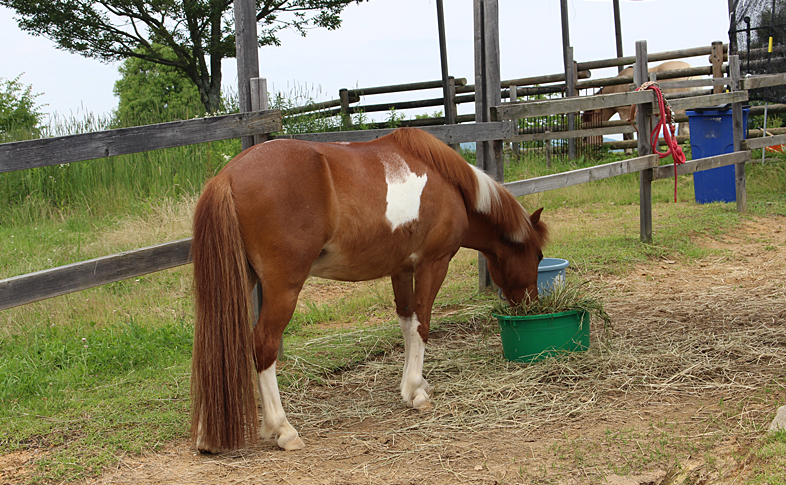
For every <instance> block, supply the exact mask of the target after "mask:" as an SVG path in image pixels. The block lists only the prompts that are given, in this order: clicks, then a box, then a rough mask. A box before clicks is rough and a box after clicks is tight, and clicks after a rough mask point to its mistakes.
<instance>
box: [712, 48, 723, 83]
mask: <svg viewBox="0 0 786 485" xmlns="http://www.w3.org/2000/svg"><path fill="white" fill-rule="evenodd" d="M710 63H711V64H712V77H713V78H714V79H718V78H722V77H723V42H721V41H719V40H716V41H714V42H713V43H712V54H710ZM712 92H713V94H720V93H722V92H723V86H720V85H718V86H713V88H712Z"/></svg>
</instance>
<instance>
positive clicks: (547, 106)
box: [491, 90, 655, 120]
mask: <svg viewBox="0 0 786 485" xmlns="http://www.w3.org/2000/svg"><path fill="white" fill-rule="evenodd" d="M654 100H655V95H654V93H653V92H652V91H649V90H648V91H639V92H628V93H616V94H600V95H595V96H584V97H579V98H563V99H554V100H548V101H528V102H524V103H518V104H507V105H502V106H496V107H493V108H492V109H491V111H492V113H493V116H495V117H496V118H495V119H496V120H511V119H519V118H533V117H536V116H548V115H555V114H561V113H570V112H576V111H586V110H591V109H599V108H615V107H618V106H629V105H631V104H640V103H651V102H653V101H654Z"/></svg>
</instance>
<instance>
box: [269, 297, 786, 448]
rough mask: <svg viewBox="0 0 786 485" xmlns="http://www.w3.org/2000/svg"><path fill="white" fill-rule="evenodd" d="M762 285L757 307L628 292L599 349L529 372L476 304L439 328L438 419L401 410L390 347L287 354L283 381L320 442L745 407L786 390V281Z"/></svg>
mask: <svg viewBox="0 0 786 485" xmlns="http://www.w3.org/2000/svg"><path fill="white" fill-rule="evenodd" d="M762 283H763V284H762V285H760V286H757V288H756V292H757V294H756V296H757V297H756V298H755V299H750V298H745V297H744V295H742V294H741V292H740V289H739V288H735V287H734V286H733V285H726V286H724V287H722V288H714V289H713V291H712V292H711V293H710V294H708V293H706V292H704V293H702V292H701V291H700V290H699V291H697V290H696V288H694V287H693V286H686V287H684V288H682V289H677V290H675V289H674V288H671V290H670V291H669V292H662V293H653V292H651V288H642V290H643V291H646V293H641V294H636V293H635V291H633V290H634V289H633V288H632V287H631V285H630V284H628V283H625V284H623V286H621V287H620V286H617V288H616V289H615V291H616V292H617V293H618V294H617V295H616V296H613V297H610V298H608V300H607V305H606V307H607V309H608V311H609V315H611V318H612V320H613V321H614V326H613V328H612V327H610V326H605V325H598V323H600V322H597V321H595V320H598V319H597V318H595V319H594V321H593V324H592V345H591V348H590V350H589V351H587V352H582V353H571V354H569V355H566V356H561V357H560V358H549V359H546V360H544V361H542V362H539V363H536V364H531V365H527V364H517V363H511V362H508V361H506V360H505V359H504V358H503V356H502V347H501V342H500V338H499V334H498V331H497V329H496V322H494V321H493V320H492V319H491V318H490V315H491V311H490V310H491V309H490V308H489V307H488V306H485V307H483V306H481V307H467V308H466V309H465V310H464V312H465V314H466V315H470V316H472V315H474V316H475V317H477V318H469V323H456V322H454V321H451V319H450V318H449V317H448V318H444V319H443V320H442V321H441V323H440V324H439V325H437V326H436V330H434V329H432V336H431V338H430V340H429V343H428V348H427V351H426V363H425V373H426V378H427V379H428V381H429V383H430V384H431V385H432V386H433V387H434V389H433V392H432V400H433V405H434V408H433V410H432V411H431V412H426V413H417V412H414V411H411V410H407V409H406V407H405V406H404V405H403V403H402V402H401V398H400V396H399V391H398V383H399V382H400V379H401V371H402V367H403V352H402V350H403V349H402V347H401V346H396V347H394V348H390V344H389V343H388V342H387V341H384V340H380V341H379V342H378V343H377V344H375V345H373V346H372V347H376V348H377V349H378V350H385V352H384V353H383V354H381V356H380V355H376V356H372V355H369V359H368V360H366V361H365V362H363V363H361V364H360V365H357V366H356V367H354V368H349V369H345V370H344V371H342V372H339V373H324V372H321V370H320V369H318V368H314V367H313V366H311V365H310V364H309V357H308V353H309V352H310V351H311V350H309V347H313V346H314V345H309V344H308V343H307V344H305V345H304V346H301V347H299V348H290V349H288V353H289V356H290V359H289V360H288V361H287V362H286V364H285V366H284V367H285V368H284V373H285V374H286V375H288V376H290V377H291V378H294V380H295V381H296V382H295V384H294V385H292V386H289V387H288V388H287V389H285V390H284V391H283V394H284V395H283V396H282V397H283V401H284V402H285V406H286V407H287V411H288V413H289V415H290V418H291V420H292V421H293V424H296V426H298V427H299V428H300V429H301V430H302V431H303V432H304V433H307V434H311V435H312V436H313V435H318V436H319V435H323V434H328V433H333V432H342V431H346V430H348V429H356V428H357V427H358V426H359V425H362V423H363V422H364V421H366V420H372V421H373V424H371V425H370V426H373V428H374V429H375V430H376V432H378V433H380V434H384V433H389V434H391V435H393V436H395V435H398V434H400V433H404V432H415V433H421V434H424V435H427V436H428V437H429V440H435V439H440V438H444V439H449V438H450V437H455V436H456V435H457V434H462V433H475V432H477V431H479V430H485V431H488V430H494V429H515V430H518V431H523V432H530V431H534V430H535V429H537V428H539V427H541V426H545V425H549V424H555V423H559V422H561V421H564V420H565V419H567V418H571V417H581V416H582V415H609V414H611V413H615V412H629V411H625V410H626V409H629V408H630V407H631V406H638V405H647V404H654V403H660V404H663V403H677V402H679V401H681V400H684V399H690V398H701V399H706V400H708V401H709V400H721V399H725V400H726V401H727V402H728V401H735V402H741V401H742V400H743V399H744V398H745V396H750V395H751V394H752V393H755V392H756V390H758V389H762V388H764V387H766V386H768V385H772V384H774V385H776V386H777V385H778V384H777V382H781V384H780V385H782V376H783V369H784V368H786V352H784V350H786V327H785V326H784V325H783V324H782V322H783V318H784V317H785V316H786V315H784V314H785V313H786V297H784V291H783V283H782V282H780V283H779V282H778V281H769V282H762ZM620 288H622V289H623V291H621V292H620V291H619V290H620ZM609 292H610V290H609V289H607V293H609ZM683 293H684V294H683ZM604 313H605V312H604ZM466 315H465V316H466ZM387 325H389V326H391V327H392V326H393V325H394V324H387ZM386 331H387V332H389V331H390V329H389V328H388V329H386ZM377 335H378V334H377V333H375V332H373V331H368V330H366V331H362V332H353V333H344V334H339V335H333V336H330V337H322V338H321V339H320V342H319V345H318V346H319V348H320V349H323V351H324V349H329V348H330V347H331V345H336V346H338V345H339V344H343V345H346V344H347V343H352V342H358V343H362V342H361V341H362V340H365V339H379V337H378V336H377ZM347 339H349V340H347ZM372 357H373V358H372ZM315 373H316V374H320V373H321V374H322V377H321V379H320V381H321V382H320V383H318V384H317V383H314V382H309V381H308V378H306V377H303V376H307V375H314V374H315ZM296 376H299V377H296ZM765 407H766V406H760V407H759V408H756V409H753V408H750V407H746V406H743V410H742V411H740V415H739V416H738V418H739V419H740V420H746V422H750V423H752V425H753V428H756V427H760V425H762V424H764V420H765V419H766V418H764V417H763V416H762V413H764V412H765V410H763V409H761V408H765ZM750 423H749V424H750Z"/></svg>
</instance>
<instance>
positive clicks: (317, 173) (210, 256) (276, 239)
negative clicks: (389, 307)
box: [191, 128, 547, 452]
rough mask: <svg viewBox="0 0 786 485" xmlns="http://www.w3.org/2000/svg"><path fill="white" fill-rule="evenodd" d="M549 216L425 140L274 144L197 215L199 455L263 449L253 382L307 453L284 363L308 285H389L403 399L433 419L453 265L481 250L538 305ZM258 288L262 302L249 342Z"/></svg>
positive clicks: (220, 187) (421, 136)
mask: <svg viewBox="0 0 786 485" xmlns="http://www.w3.org/2000/svg"><path fill="white" fill-rule="evenodd" d="M541 210H542V209H539V210H537V211H535V212H534V213H533V214H532V215H529V214H527V212H526V211H525V210H524V208H523V207H522V206H521V204H519V203H518V202H517V201H516V199H515V198H514V197H513V196H512V195H511V194H510V193H509V192H508V191H507V190H505V189H504V188H503V187H502V186H501V185H499V184H498V183H496V182H495V181H494V180H492V179H491V178H490V177H489V176H488V175H486V174H485V173H483V172H482V171H480V170H478V169H476V168H475V167H473V166H472V165H470V164H468V163H466V162H465V161H464V159H463V158H462V157H461V156H459V155H458V154H457V153H456V152H455V151H453V150H452V149H451V148H449V147H448V146H447V145H445V144H444V143H442V142H440V141H438V140H437V139H436V138H434V137H433V136H431V135H429V134H427V133H425V132H423V131H420V130H416V129H410V128H404V129H399V130H396V131H394V132H392V133H391V134H389V135H387V136H384V137H381V138H379V139H377V140H374V141H371V142H366V143H315V142H306V141H296V140H273V141H269V142H267V143H263V144H261V145H256V146H254V147H252V148H249V149H248V150H245V151H244V152H242V153H241V154H240V155H238V156H237V157H235V158H234V159H233V160H231V161H230V162H229V164H227V166H226V167H225V168H224V169H223V170H221V172H220V173H219V174H218V175H217V176H216V177H215V178H213V179H212V180H210V181H209V182H208V183H207V184H206V186H205V188H204V192H203V194H202V196H201V197H200V199H199V202H198V203H197V207H196V213H195V214H194V226H193V229H194V238H193V243H192V249H191V250H192V254H193V258H194V288H195V293H196V324H195V331H194V351H193V352H194V353H193V362H192V376H191V398H192V412H191V434H192V438H193V439H195V440H196V444H197V448H198V449H199V450H201V451H205V452H219V451H224V450H231V449H235V448H239V447H242V446H245V445H247V444H250V443H253V442H254V441H256V439H257V419H258V418H257V407H256V400H255V397H254V382H255V381H256V382H258V385H259V387H258V389H259V392H260V398H261V401H262V411H263V420H264V426H263V433H262V434H263V435H264V436H265V437H271V436H273V437H275V438H276V440H277V443H278V446H280V447H281V448H283V449H286V450H292V449H299V448H302V447H303V441H302V440H301V439H300V438H299V437H298V433H297V431H295V429H294V428H293V427H292V426H291V425H290V424H289V422H288V421H287V418H286V416H285V414H284V408H283V407H282V405H281V398H280V395H279V389H278V384H277V382H276V358H277V351H278V347H279V342H280V340H281V336H282V334H283V332H284V327H286V326H287V324H288V323H289V320H290V318H291V317H292V315H293V313H294V311H295V306H296V304H297V300H298V294H299V293H300V291H301V289H302V288H303V284H304V282H305V281H306V279H307V278H308V277H309V276H318V277H323V278H330V279H335V280H344V281H362V280H370V279H376V278H381V277H385V276H389V277H390V278H391V280H392V283H393V292H394V296H395V305H396V313H397V314H398V317H399V322H400V325H401V330H402V332H403V334H404V348H405V360H404V371H403V376H402V380H401V396H402V398H403V399H404V402H405V403H406V404H407V405H408V406H410V407H412V408H416V409H425V408H428V407H430V402H429V395H428V392H429V390H430V388H429V385H428V383H427V382H426V380H425V379H424V378H423V356H424V352H425V345H426V342H427V341H428V336H429V323H430V321H431V308H432V305H433V303H434V299H435V297H436V295H437V291H438V290H439V288H440V286H441V285H442V282H443V280H444V278H445V275H446V273H447V270H448V263H449V261H450V259H451V258H452V257H453V256H454V255H455V254H456V252H457V251H458V249H459V248H460V247H462V246H463V247H468V248H472V249H476V250H478V251H481V252H482V253H483V254H484V255H485V256H486V258H487V260H488V268H489V272H490V273H491V277H492V279H493V280H494V282H496V283H497V284H498V285H499V286H500V287H501V289H502V291H503V292H504V294H505V295H506V296H507V297H508V299H509V300H510V301H511V302H513V303H516V302H520V301H522V300H524V299H526V298H537V286H536V283H537V268H538V262H539V261H540V259H542V257H543V254H542V252H541V248H542V246H543V245H544V243H545V239H546V232H547V231H546V226H545V225H544V224H543V222H541V221H540V213H541ZM257 281H259V282H260V283H261V288H262V295H263V297H262V304H261V310H260V315H259V320H258V321H257V323H256V326H255V327H254V328H253V330H252V329H251V326H250V325H249V300H250V292H251V289H252V286H253V285H254V284H255V283H256V282H257ZM413 282H414V285H413ZM255 371H256V372H255ZM255 374H256V375H255Z"/></svg>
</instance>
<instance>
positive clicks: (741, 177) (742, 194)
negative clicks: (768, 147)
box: [729, 54, 766, 212]
mask: <svg viewBox="0 0 786 485" xmlns="http://www.w3.org/2000/svg"><path fill="white" fill-rule="evenodd" d="M729 77H730V78H731V90H732V91H739V90H740V58H739V56H738V55H736V54H735V55H732V56H729ZM731 122H732V130H733V137H734V151H735V152H738V151H740V149H741V145H742V139H743V138H745V132H744V130H745V126H743V123H742V122H743V116H742V103H732V104H731ZM763 136H766V133H764V134H763ZM734 182H735V183H734V186H735V189H736V195H737V211H738V212H748V191H747V188H746V185H745V162H742V163H737V164H735V165H734Z"/></svg>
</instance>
